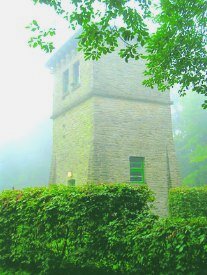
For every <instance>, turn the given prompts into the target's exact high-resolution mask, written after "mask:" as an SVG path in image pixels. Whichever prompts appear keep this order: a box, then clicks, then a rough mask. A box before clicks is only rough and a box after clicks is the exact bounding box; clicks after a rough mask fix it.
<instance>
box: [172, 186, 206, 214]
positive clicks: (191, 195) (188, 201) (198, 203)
mask: <svg viewBox="0 0 207 275" xmlns="http://www.w3.org/2000/svg"><path fill="white" fill-rule="evenodd" d="M169 212H170V215H171V216H172V217H181V218H190V217H207V186H204V187H178V188H174V189H171V190H170V194H169Z"/></svg>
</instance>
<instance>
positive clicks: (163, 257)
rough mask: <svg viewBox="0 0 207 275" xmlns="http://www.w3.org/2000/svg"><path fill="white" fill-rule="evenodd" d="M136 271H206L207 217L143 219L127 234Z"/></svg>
mask: <svg viewBox="0 0 207 275" xmlns="http://www.w3.org/2000/svg"><path fill="white" fill-rule="evenodd" d="M127 241H128V244H127V246H128V247H132V250H131V257H130V259H129V262H130V271H131V272H134V273H135V274H144V273H145V274H206V271H207V219H206V218H198V219H195V218H192V219H170V218H167V219H160V220H157V221H155V222H152V221H151V220H149V219H148V220H146V219H144V220H142V221H141V222H140V223H139V224H137V225H136V226H135V227H134V228H133V229H132V230H131V233H128V236H127Z"/></svg>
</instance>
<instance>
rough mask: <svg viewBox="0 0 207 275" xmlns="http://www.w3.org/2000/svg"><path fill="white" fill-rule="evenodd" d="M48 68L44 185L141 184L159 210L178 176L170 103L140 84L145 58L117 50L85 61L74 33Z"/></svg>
mask: <svg viewBox="0 0 207 275" xmlns="http://www.w3.org/2000/svg"><path fill="white" fill-rule="evenodd" d="M48 67H50V68H51V69H52V70H53V73H54V79H55V83H54V86H55V87H54V94H53V115H52V119H53V158H52V167H51V176H50V183H57V184H58V183H65V184H67V183H68V182H69V183H75V184H76V185H79V184H86V183H107V182H114V183H115V182H116V183H121V182H128V183H130V184H142V183H146V184H147V185H149V187H151V188H152V190H154V191H155V193H156V197H157V207H158V209H159V213H160V214H165V213H166V211H167V198H168V190H169V188H170V187H172V186H176V185H178V181H179V177H178V171H177V162H176V156H175V150H174V145H173V136H172V123H171V108H170V106H171V101H170V96H169V93H168V92H165V93H160V92H158V91H156V90H149V89H148V88H146V87H144V86H143V85H142V81H143V71H144V63H143V62H142V61H139V62H138V61H130V62H129V63H125V61H124V60H122V59H121V58H120V57H119V56H118V54H117V52H114V53H112V54H109V55H106V56H104V57H102V58H101V59H100V60H98V61H84V58H83V54H82V53H79V52H77V40H76V39H75V37H72V38H71V39H70V40H69V41H67V42H66V44H65V45H63V47H62V48H60V49H59V51H57V52H56V54H54V55H53V57H52V58H51V59H50V60H49V62H48Z"/></svg>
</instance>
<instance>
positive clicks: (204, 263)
mask: <svg viewBox="0 0 207 275" xmlns="http://www.w3.org/2000/svg"><path fill="white" fill-rule="evenodd" d="M152 200H153V197H152V194H151V192H150V191H149V190H148V189H147V187H146V186H139V187H133V186H130V185H100V186H86V187H65V186H54V187H51V188H33V189H26V190H24V191H7V192H3V193H1V194H0V266H1V267H2V268H3V269H2V274H3V270H6V269H8V267H9V268H10V267H12V268H13V271H14V270H19V271H20V273H19V274H23V271H22V270H24V271H28V272H29V274H31V273H32V274H35V272H36V274H55V275H57V274H61V275H63V274H71V275H75V274H76V275H83V274H88V275H97V274H99V275H100V274H102V275H106V274H125V275H126V274H136V275H138V274H139V275H140V274H206V270H207V219H206V218H203V217H202V218H197V219H195V218H191V219H171V218H167V219H158V217H157V216H155V215H154V214H152V213H151V212H150V211H149V210H150V208H149V205H150V203H151V202H152ZM0 272H1V269H0ZM21 272H22V273H21ZM5 274H13V273H12V271H11V273H9V272H8V273H5ZM17 274H18V273H17ZM25 274H27V273H26V272H25Z"/></svg>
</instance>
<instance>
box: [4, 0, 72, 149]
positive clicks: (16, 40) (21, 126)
mask: <svg viewBox="0 0 207 275" xmlns="http://www.w3.org/2000/svg"><path fill="white" fill-rule="evenodd" d="M33 19H36V20H38V22H39V23H40V25H41V26H43V27H45V28H47V27H50V26H56V27H57V29H58V35H57V36H56V37H55V40H56V41H55V42H56V45H57V47H58V46H60V45H61V44H63V43H64V42H65V40H66V39H67V37H69V36H70V35H71V34H70V32H69V31H68V30H67V26H66V24H65V23H64V22H62V21H61V19H59V17H57V15H56V14H55V12H53V10H51V9H50V8H49V7H46V6H40V5H36V6H34V5H33V3H32V0H18V1H14V0H7V1H1V7H0V26H1V43H0V60H1V66H0V70H1V72H0V73H1V83H0V125H1V130H0V147H2V146H4V145H6V144H8V143H12V142H15V141H18V140H19V139H22V138H24V137H26V136H28V135H30V134H31V132H32V130H33V128H35V127H37V125H38V124H39V123H40V121H42V120H44V119H47V118H49V117H50V115H51V102H52V85H53V81H52V75H51V74H50V72H49V70H48V69H47V68H46V67H45V63H46V61H47V60H48V58H49V55H48V54H45V53H43V52H41V50H39V49H31V48H29V46H28V44H27V41H28V38H29V37H30V36H31V33H30V31H28V30H27V29H25V26H26V25H28V24H29V23H30V22H31V21H32V20H33Z"/></svg>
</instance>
